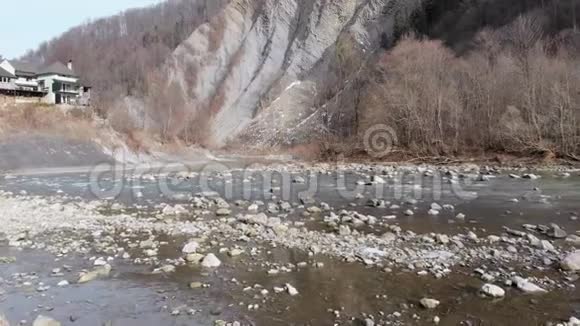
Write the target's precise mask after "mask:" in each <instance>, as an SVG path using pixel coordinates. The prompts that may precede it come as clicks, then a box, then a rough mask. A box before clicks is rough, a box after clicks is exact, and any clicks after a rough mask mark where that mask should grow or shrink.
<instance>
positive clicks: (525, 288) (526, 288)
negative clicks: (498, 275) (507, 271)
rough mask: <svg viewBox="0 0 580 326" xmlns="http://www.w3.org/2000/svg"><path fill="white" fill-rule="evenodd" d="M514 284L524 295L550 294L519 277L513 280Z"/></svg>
mask: <svg viewBox="0 0 580 326" xmlns="http://www.w3.org/2000/svg"><path fill="white" fill-rule="evenodd" d="M512 282H513V284H515V285H516V287H517V288H518V289H519V290H521V291H522V292H524V293H528V294H539V293H546V292H548V291H546V290H545V289H543V288H541V287H539V286H537V285H536V284H534V283H532V282H530V281H528V280H526V279H525V278H522V277H519V276H516V277H514V278H512Z"/></svg>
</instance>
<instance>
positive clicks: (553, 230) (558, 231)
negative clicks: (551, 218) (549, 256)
mask: <svg viewBox="0 0 580 326" xmlns="http://www.w3.org/2000/svg"><path fill="white" fill-rule="evenodd" d="M548 236H549V237H552V238H554V239H564V238H566V236H568V233H566V231H564V230H562V228H560V226H558V225H556V224H552V225H551V226H550V230H549V231H548Z"/></svg>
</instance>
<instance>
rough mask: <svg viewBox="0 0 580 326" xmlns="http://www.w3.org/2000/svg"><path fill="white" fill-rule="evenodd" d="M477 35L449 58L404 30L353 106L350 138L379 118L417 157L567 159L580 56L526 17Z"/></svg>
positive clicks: (577, 144) (574, 137)
mask: <svg viewBox="0 0 580 326" xmlns="http://www.w3.org/2000/svg"><path fill="white" fill-rule="evenodd" d="M562 35H565V34H561V35H560V36H562ZM572 36H575V37H577V35H573V34H572ZM476 41H477V42H476V47H475V48H474V49H473V50H472V51H470V52H469V53H468V54H465V55H462V56H458V55H457V54H456V52H454V51H452V50H451V49H449V48H448V47H446V46H445V45H444V44H443V43H442V42H441V41H437V40H427V39H419V38H417V37H414V36H407V37H405V38H403V39H402V40H401V41H400V42H399V43H398V45H397V46H396V47H395V48H394V49H392V50H391V51H388V52H386V53H385V54H384V55H382V56H381V58H380V60H379V61H378V65H377V67H376V68H373V69H372V70H373V74H372V75H373V77H372V78H371V79H370V80H369V81H368V86H367V87H366V89H365V90H364V96H363V97H362V98H363V101H362V103H361V104H360V106H359V107H358V108H357V114H358V115H359V116H360V123H359V126H357V127H358V129H359V136H360V137H362V134H363V133H364V131H365V130H366V129H367V128H369V127H370V126H372V125H375V124H377V123H384V124H386V125H389V126H391V127H393V128H395V130H396V132H397V136H398V142H399V144H398V145H399V146H400V148H401V149H403V150H406V151H409V152H411V153H414V154H416V155H427V156H453V155H462V154H475V153H477V154H481V153H486V152H487V153H489V152H494V153H499V152H503V153H512V154H517V155H537V154H540V155H544V156H560V157H568V158H574V159H576V155H577V154H579V153H580V125H579V123H578V120H579V119H580V89H579V85H580V58H579V56H578V52H576V49H574V48H573V47H570V46H569V44H571V43H570V42H567V41H566V38H565V37H564V38H563V37H560V38H553V37H549V38H547V37H545V35H543V34H542V26H541V20H540V19H539V18H537V17H535V16H530V15H528V16H521V17H519V18H518V19H516V20H515V21H514V22H513V23H512V24H511V25H508V26H506V27H503V28H501V29H498V30H484V31H482V32H481V33H479V35H478V36H477V37H476ZM366 75H371V74H366Z"/></svg>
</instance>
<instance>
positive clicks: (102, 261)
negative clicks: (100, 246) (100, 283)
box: [93, 257, 107, 266]
mask: <svg viewBox="0 0 580 326" xmlns="http://www.w3.org/2000/svg"><path fill="white" fill-rule="evenodd" d="M93 265H95V266H105V265H107V260H106V259H105V258H103V257H100V258H97V259H95V261H94V262H93Z"/></svg>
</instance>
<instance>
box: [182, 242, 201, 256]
mask: <svg viewBox="0 0 580 326" xmlns="http://www.w3.org/2000/svg"><path fill="white" fill-rule="evenodd" d="M197 249H199V243H198V242H197V241H191V242H189V243H187V244H186V245H185V246H183V249H181V252H183V253H184V254H193V253H195V252H197Z"/></svg>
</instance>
